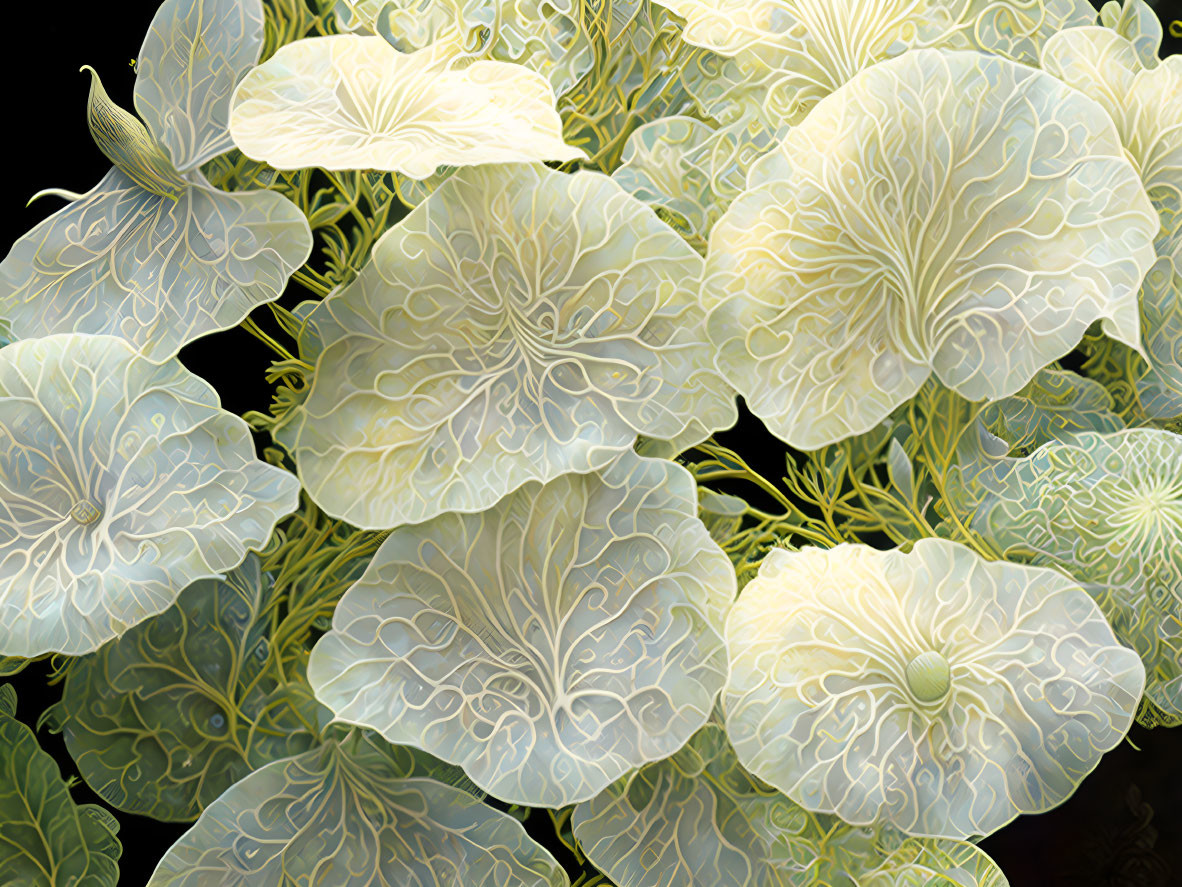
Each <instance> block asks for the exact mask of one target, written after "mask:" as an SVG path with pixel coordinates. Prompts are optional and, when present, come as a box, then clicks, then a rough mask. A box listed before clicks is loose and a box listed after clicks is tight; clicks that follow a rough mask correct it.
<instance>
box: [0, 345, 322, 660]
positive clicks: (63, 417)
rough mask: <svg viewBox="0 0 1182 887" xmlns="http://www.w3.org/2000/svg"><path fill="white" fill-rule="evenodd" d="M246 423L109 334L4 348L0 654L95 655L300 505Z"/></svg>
mask: <svg viewBox="0 0 1182 887" xmlns="http://www.w3.org/2000/svg"><path fill="white" fill-rule="evenodd" d="M298 492H299V485H298V484H297V483H296V479H295V478H294V477H293V476H292V475H291V474H289V473H288V472H286V471H283V470H281V469H279V468H275V467H273V466H271V465H267V464H265V463H263V462H260V461H259V460H258V459H257V458H256V457H255V454H254V443H253V441H252V440H251V437H250V431H249V429H248V428H247V425H246V423H245V422H243V421H242V420H241V419H239V418H238V417H237V416H234V415H233V414H231V413H227V412H225V411H224V410H222V409H221V408H220V407H219V406H218V397H217V393H216V392H215V391H214V390H213V389H212V388H211V387H210V386H209V385H208V384H206V383H205V382H203V381H202V380H201V379H199V378H197V377H196V376H194V375H193V374H191V373H190V372H188V371H187V370H186V369H185V368H184V367H182V366H181V365H180V363H179V362H177V361H175V360H174V361H170V362H169V363H166V364H154V363H152V362H150V361H149V360H147V359H146V358H144V357H142V356H140V355H138V354H136V353H135V352H134V351H133V350H132V349H131V346H130V345H128V344H127V343H126V342H124V341H123V340H122V339H118V338H115V337H113V336H87V335H59V336H48V337H46V338H43V339H31V340H26V341H22V342H16V343H14V344H12V345H9V346H7V347H6V348H4V349H3V350H0V617H2V618H0V651H2V652H4V653H6V654H10V655H13V654H15V655H19V656H36V655H38V654H40V653H44V652H48V651H57V652H62V653H69V654H79V653H87V652H90V651H91V650H94V649H96V648H97V647H99V646H100V645H101V644H103V643H104V642H105V641H108V640H110V639H111V638H113V637H116V636H118V635H119V634H122V633H123V632H124V631H126V630H127V629H128V628H129V627H131V626H132V625H135V624H136V623H137V622H140V621H142V620H143V619H146V618H147V617H149V616H152V615H154V614H156V613H159V612H161V611H162V610H164V609H166V608H167V607H168V606H169V605H170V604H172V602H173V601H175V600H176V598H177V595H178V594H180V592H181V590H182V589H183V588H184V587H185V586H186V585H188V584H189V583H190V582H194V581H196V580H198V579H204V578H208V577H213V576H217V575H220V574H221V573H222V572H224V571H225V570H228V569H230V568H232V567H234V566H236V565H237V564H239V563H241V562H242V560H243V558H245V556H246V552H247V550H248V549H250V548H253V547H258V546H261V545H262V544H263V543H264V542H265V541H266V540H267V538H268V537H269V536H270V534H271V529H272V528H273V527H274V526H275V523H276V521H277V520H278V519H279V518H280V517H282V516H283V515H285V514H289V513H291V512H292V511H294V510H295V508H296V505H297V503H298Z"/></svg>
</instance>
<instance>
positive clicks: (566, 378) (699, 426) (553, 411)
mask: <svg viewBox="0 0 1182 887" xmlns="http://www.w3.org/2000/svg"><path fill="white" fill-rule="evenodd" d="M701 269H702V260H701V257H700V256H698V254H697V253H695V252H694V250H693V249H692V248H691V247H690V246H689V245H687V244H686V243H685V242H684V241H683V240H682V239H681V238H679V237H678V236H677V235H676V234H675V233H674V232H673V231H672V230H671V229H670V228H669V227H668V226H666V225H664V224H663V223H661V221H660V220H659V219H657V218H656V217H655V216H654V215H653V214H652V212H651V211H649V210H648V208H646V207H645V206H644V205H643V204H642V203H640V202H639V201H637V200H636V199H634V198H633V197H631V196H630V195H628V194H627V193H626V192H624V191H623V189H621V188H620V187H619V186H618V185H617V184H615V183H614V182H612V181H611V179H609V178H608V177H606V176H603V175H600V174H598V173H589V172H588V173H576V174H574V175H564V174H562V173H557V172H552V171H550V170H546V169H544V168H541V167H529V166H519V165H512V166H503V167H482V168H476V169H469V170H463V171H461V172H460V173H458V174H457V175H456V176H454V177H453V178H451V179H449V180H448V181H447V182H446V183H444V184H443V185H442V186H441V187H440V188H439V190H438V191H436V192H435V193H434V194H432V195H431V197H430V198H429V199H428V200H427V201H426V202H425V203H424V204H422V205H421V206H419V207H418V208H416V209H415V210H414V211H413V212H412V213H411V214H410V215H408V216H407V217H406V218H405V219H403V220H402V222H400V223H399V224H398V225H397V226H396V227H395V228H393V229H391V230H390V231H389V232H387V233H386V234H385V235H384V236H383V237H382V239H381V240H380V241H379V242H378V243H377V244H376V245H375V246H374V250H373V255H372V258H371V260H370V262H369V264H368V265H367V266H366V267H365V268H364V269H363V270H362V272H361V274H360V275H359V276H358V278H357V280H356V281H355V282H354V283H352V284H350V285H349V286H348V287H346V288H345V289H344V290H341V291H340V292H338V293H335V294H333V295H330V296H329V297H328V298H327V299H325V300H324V302H323V303H322V306H321V307H320V308H319V309H317V310H316V312H315V313H314V315H313V316H312V317H311V318H309V321H308V322H309V325H311V326H314V327H315V329H316V331H317V334H318V335H319V336H320V339H321V341H322V342H323V343H324V345H325V350H324V351H323V352H322V353H321V354H320V357H319V359H318V360H317V362H316V371H315V376H314V379H313V382H312V386H311V391H310V392H309V394H308V397H307V399H306V400H305V402H304V404H303V405H302V407H301V408H300V409H299V410H298V411H296V412H295V413H293V414H292V415H291V418H290V419H289V420H288V422H287V424H286V425H285V426H284V427H283V428H282V429H281V430H280V432H279V434H278V435H277V437H278V439H279V440H280V441H281V442H282V443H283V444H284V446H286V447H287V448H288V449H289V450H290V451H291V452H292V453H293V454H294V455H295V458H296V462H297V465H298V467H299V472H300V477H301V479H302V480H303V483H304V486H305V488H306V489H307V490H308V492H309V494H310V495H311V496H312V498H313V499H314V500H315V501H316V502H317V504H318V505H320V507H322V508H323V509H324V510H325V511H326V512H328V513H329V514H331V515H333V516H336V517H340V518H342V519H344V520H347V521H349V522H350V523H352V524H354V525H356V526H361V527H368V528H379V529H380V528H385V527H393V526H397V525H399V524H402V523H406V522H408V521H421V520H426V519H427V518H430V517H432V516H434V515H436V514H439V513H441V512H444V511H453V510H454V511H479V510H481V509H484V508H488V507H489V506H491V505H492V504H493V503H494V502H496V501H497V500H498V499H500V498H501V497H502V496H504V495H505V494H506V493H508V492H510V491H511V490H514V489H516V488H517V487H519V486H521V484H523V483H525V482H526V481H528V480H541V481H546V480H549V479H551V478H553V477H556V476H557V475H559V474H562V473H564V472H568V471H581V472H585V471H590V470H592V469H594V468H598V467H601V466H603V465H606V464H607V463H608V462H610V461H611V460H612V459H613V458H614V457H615V455H616V454H618V453H619V452H621V451H623V450H625V449H628V448H629V447H631V445H632V443H633V442H634V441H635V439H636V435H637V433H641V434H645V435H648V436H650V437H656V438H661V439H664V440H674V439H676V440H677V441H678V443H679V445H681V446H683V447H684V446H689V445H691V444H694V443H697V442H699V441H701V440H703V439H704V438H706V437H707V436H708V434H709V433H710V431H712V430H714V429H717V428H725V427H727V426H729V425H731V424H732V423H733V422H734V420H735V415H736V413H735V405H734V395H733V393H732V392H731V390H730V389H729V388H728V387H727V386H726V384H725V383H724V382H723V381H722V379H721V377H720V376H719V375H718V373H717V372H716V371H715V369H714V367H713V361H712V349H711V348H710V345H709V344H708V342H707V339H706V332H705V325H704V312H703V310H702V308H701V306H700V304H699V301H698V295H697V285H698V282H699V279H700V275H701Z"/></svg>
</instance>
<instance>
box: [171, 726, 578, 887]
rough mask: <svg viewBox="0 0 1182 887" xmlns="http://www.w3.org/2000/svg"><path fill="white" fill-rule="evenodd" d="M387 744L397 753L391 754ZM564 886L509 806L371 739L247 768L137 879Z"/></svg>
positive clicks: (363, 886) (268, 886) (252, 886)
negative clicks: (444, 779) (415, 766)
mask: <svg viewBox="0 0 1182 887" xmlns="http://www.w3.org/2000/svg"><path fill="white" fill-rule="evenodd" d="M392 752H393V753H396V754H392ZM211 883H215V884H218V885H219V887H287V885H289V884H331V885H332V887H370V885H375V884H390V885H395V884H397V885H402V884H406V885H411V884H414V885H416V887H418V885H423V887H453V885H459V884H463V885H464V887H507V885H513V887H569V884H570V881H569V880H568V879H567V877H566V875H565V874H564V873H563V871H562V868H561V867H560V866H559V865H558V863H557V862H555V861H554V859H553V857H551V856H550V854H549V853H547V852H546V851H545V850H543V849H542V848H541V847H540V846H539V845H537V844H536V843H534V841H533V840H532V839H531V838H530V837H529V836H528V835H527V834H526V833H525V829H523V828H522V827H521V824H520V823H518V822H517V820H515V819H513V818H512V817H511V816H509V815H507V814H505V813H501V812H499V811H497V810H493V809H492V808H491V807H488V806H485V805H484V804H482V803H481V802H480V801H479V800H477V799H476V798H474V797H472V796H471V795H470V794H467V793H466V792H464V791H461V790H460V789H457V788H453V787H451V786H449V785H444V784H442V783H440V782H437V781H436V780H434V779H432V778H430V777H429V776H427V775H419V772H418V771H417V770H409V769H408V768H407V767H406V761H405V755H403V754H401V750H398V749H382V748H380V747H379V741H375V740H373V739H370V738H369V737H363V738H362V741H360V742H357V741H349V740H346V741H345V742H343V743H340V744H338V743H336V742H330V743H326V744H325V745H323V746H321V747H319V748H315V749H312V750H311V751H307V752H304V753H303V754H301V755H298V756H296V757H294V758H288V759H287V760H282V761H274V762H272V763H270V764H268V765H267V766H265V767H263V768H262V769H261V770H256V771H255V772H254V773H251V774H250V775H249V776H247V777H245V778H244V779H242V780H241V781H239V782H238V783H236V784H235V785H233V786H231V787H230V788H229V789H228V790H227V791H226V792H225V793H224V794H223V795H222V796H221V797H220V798H218V799H217V800H216V801H214V802H213V803H212V804H211V805H210V806H209V807H208V808H207V809H206V811H205V812H204V813H203V814H201V818H200V819H198V820H197V823H196V825H194V826H193V828H191V829H190V830H189V831H188V832H186V833H185V834H184V835H183V836H182V837H181V838H180V840H178V841H177V842H176V843H175V844H173V845H172V847H171V848H170V849H169V851H168V853H167V854H165V856H164V858H163V859H162V860H161V861H160V864H159V865H158V866H157V867H156V871H155V872H153V873H152V877H151V878H150V879H149V881H148V887H208V885H209V884H211Z"/></svg>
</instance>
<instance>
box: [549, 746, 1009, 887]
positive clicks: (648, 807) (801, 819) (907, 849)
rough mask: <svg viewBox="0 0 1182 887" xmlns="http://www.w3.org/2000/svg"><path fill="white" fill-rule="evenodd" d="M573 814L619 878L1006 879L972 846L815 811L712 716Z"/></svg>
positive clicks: (742, 881) (771, 881)
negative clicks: (769, 778) (776, 783)
mask: <svg viewBox="0 0 1182 887" xmlns="http://www.w3.org/2000/svg"><path fill="white" fill-rule="evenodd" d="M572 822H573V824H574V833H575V837H576V838H578V840H579V846H580V847H581V848H582V850H583V852H584V853H586V854H587V857H588V859H590V860H591V862H593V863H594V864H595V866H596V867H597V868H599V869H600V870H601V871H603V872H604V873H605V874H607V876H608V877H610V878H611V879H612V883H614V884H617V885H619V887H812V885H841V884H854V883H856V884H858V885H862V884H874V885H881V887H888V885H889V887H899V885H902V884H911V883H915V884H925V885H926V884H929V883H931V882H929V881H925V880H916V881H906V880H903V879H902V877H901V876H902V874H903V873H904V872H906V873H907V874H911V875H915V874H918V873H920V872H922V873H923V874H925V875H927V876H928V877H943V878H944V879H945V880H942V881H939V882H938V883H939V884H948V885H949V887H951V885H952V884H955V885H957V887H1005V885H1006V881H1005V878H1004V877H1003V876H1002V874H1001V872H1000V870H998V868H997V866H996V864H995V863H994V862H993V861H992V860H991V859H989V857H988V856H986V855H985V854H984V853H982V852H981V851H980V850H978V849H977V848H976V847H974V846H973V845H971V844H968V843H965V842H960V841H946V840H940V839H931V838H924V839H916V838H910V839H909V838H907V837H906V836H905V835H903V834H901V833H899V832H897V831H896V830H894V829H891V828H889V827H888V828H865V827H857V826H852V825H848V824H846V823H843V822H841V821H840V820H839V819H837V818H836V817H834V816H825V815H814V814H812V813H809V812H808V811H806V810H804V809H803V808H801V807H799V806H798V805H796V804H794V803H793V802H792V801H791V800H789V799H788V798H787V797H786V796H785V795H783V794H781V793H780V792H778V791H776V790H775V789H773V788H770V787H769V786H766V785H764V784H763V783H761V782H760V781H759V780H758V779H756V778H755V777H753V776H751V775H750V774H749V773H747V772H746V771H745V770H744V769H743V768H742V767H741V766H740V765H739V762H738V760H737V759H736V757H735V753H734V751H733V750H732V749H731V747H730V744H729V743H728V742H727V740H726V737H725V734H724V733H723V730H722V728H721V727H719V726H717V725H715V724H707V725H706V726H705V727H703V728H702V729H701V730H699V731H698V732H697V733H696V734H695V735H694V737H693V738H692V739H691V740H690V742H689V744H687V745H686V746H685V747H684V748H682V749H681V750H680V751H679V752H678V753H677V754H675V755H674V756H673V757H671V758H666V759H665V760H663V761H658V762H656V763H653V764H648V765H647V766H645V767H643V768H641V769H640V770H638V771H636V772H634V773H632V774H630V775H629V776H626V777H624V778H622V779H620V780H619V781H618V782H615V783H613V784H612V785H611V786H609V787H608V788H606V789H605V790H604V791H603V792H601V793H600V794H599V795H596V796H595V797H594V798H592V799H591V800H590V801H585V802H583V803H581V804H579V805H578V806H577V807H576V808H575V811H574V816H573V819H572ZM888 874H889V875H893V876H895V880H891V879H890V878H888V877H887V876H888ZM957 879H959V880H957ZM932 887H936V884H935V883H932Z"/></svg>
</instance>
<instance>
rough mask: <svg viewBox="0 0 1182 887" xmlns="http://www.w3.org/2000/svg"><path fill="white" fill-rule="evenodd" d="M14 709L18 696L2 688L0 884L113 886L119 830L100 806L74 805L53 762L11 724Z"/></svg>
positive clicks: (24, 886)
mask: <svg viewBox="0 0 1182 887" xmlns="http://www.w3.org/2000/svg"><path fill="white" fill-rule="evenodd" d="M15 709H16V694H15V693H14V692H13V691H12V688H11V687H10V686H8V685H5V686H4V687H3V688H0V748H2V749H3V753H0V884H12V885H18V884H19V885H20V887H115V884H116V882H117V881H118V880H119V864H118V860H119V855H120V852H121V850H122V848H121V847H120V844H119V840H118V838H116V837H115V832H116V831H117V830H118V825H117V824H116V825H114V827H112V823H111V822H110V814H106V811H103V810H101V808H96V807H93V805H83V806H78V805H77V804H75V803H74V800H73V798H71V797H70V790H69V788H68V787H67V786H66V783H65V780H63V779H62V777H61V773H60V772H58V768H57V763H56V762H55V761H54V760H53V758H52V757H50V755H49V754H48V753H47V752H45V751H42V750H41V747H40V746H39V745H38V744H37V737H36V736H34V735H33V731H32V730H30V729H29V728H28V727H26V726H25V725H24V724H22V723H21V722H20V721H18V720H16V717H15ZM96 811H97V813H96ZM104 814H105V815H104Z"/></svg>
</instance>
